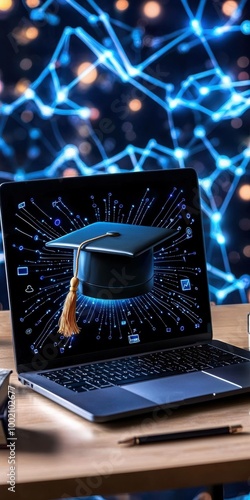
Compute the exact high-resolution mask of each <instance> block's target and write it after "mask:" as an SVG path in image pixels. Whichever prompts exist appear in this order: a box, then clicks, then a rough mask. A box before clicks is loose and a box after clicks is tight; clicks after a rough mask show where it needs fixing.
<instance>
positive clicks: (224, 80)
mask: <svg viewBox="0 0 250 500" xmlns="http://www.w3.org/2000/svg"><path fill="white" fill-rule="evenodd" d="M221 81H222V83H223V85H225V86H226V87H230V86H231V85H232V80H231V78H230V76H228V75H224V76H223V77H222V79H221Z"/></svg>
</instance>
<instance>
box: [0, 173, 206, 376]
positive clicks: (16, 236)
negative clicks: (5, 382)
mask: <svg viewBox="0 0 250 500" xmlns="http://www.w3.org/2000/svg"><path fill="white" fill-rule="evenodd" d="M0 200H1V220H2V231H3V241H4V251H5V260H6V273H7V283H8V294H9V302H10V308H11V317H12V325H13V338H14V346H15V355H16V363H17V371H18V372H24V371H28V370H32V371H37V370H42V369H48V368H52V367H59V366H69V365H73V364H78V363H83V362H87V361H90V360H98V359H110V358H112V357H118V356H125V355H129V354H134V353H139V352H147V351H152V350H157V349H162V348H167V347H172V346H178V345H185V344H190V343H192V342H199V341H203V340H208V339H210V338H211V337H212V327H211V316H210V304H209V292H208V282H207V272H206V261H205V251H204V241H203V230H202V216H201V207H200V197H199V186H198V179H197V175H196V172H195V171H194V170H193V169H176V170H164V171H160V170H156V171H144V172H133V173H119V174H105V175H95V176H89V177H88V176H85V177H76V178H60V179H45V180H35V181H26V182H23V181H21V182H15V183H5V184H2V185H1V189H0ZM97 228H98V231H99V232H98V231H97ZM150 228H152V229H150ZM106 230H107V231H108V232H109V231H111V232H115V233H118V237H117V241H116V242H115V249H114V247H112V245H114V241H113V238H112V244H111V242H110V241H108V242H107V239H106V241H105V243H104V240H102V241H99V242H94V243H93V242H91V243H90V244H89V245H92V246H90V247H86V248H83V251H82V252H81V257H80V258H81V260H82V262H81V264H80V267H79V273H80V274H79V282H80V286H79V288H78V290H77V296H76V319H77V324H78V326H79V330H80V333H78V334H72V335H68V336H67V335H65V334H64V333H60V332H58V322H59V318H60V315H61V312H62V308H63V304H64V301H65V297H66V296H67V293H68V291H69V283H70V280H71V278H72V276H73V274H74V270H75V266H76V262H75V258H76V251H77V248H78V246H79V244H80V242H81V239H82V238H83V240H84V239H89V235H90V236H91V234H94V235H95V236H96V234H97V235H98V234H99V235H100V233H101V234H103V231H104V232H105V231H106ZM82 231H83V234H82ZM93 231H94V233H93ZM96 231H97V233H96ZM79 232H80V233H81V235H80V240H79V238H78V236H79ZM145 234H146V236H145ZM76 235H77V238H78V239H77V242H76V241H74V242H73V246H72V238H73V240H75V236H76ZM95 236H94V237H95ZM121 238H122V243H121ZM114 239H115V238H114ZM65 240H66V243H65ZM68 240H70V242H69V241H68ZM110 245H111V247H112V251H111V253H110ZM117 245H118V247H117ZM107 247H108V250H107ZM117 248H118V249H117ZM131 248H132V250H131ZM120 253H121V255H120ZM124 253H125V255H124ZM145 255H146V257H145ZM93 256H94V257H93ZM103 256H104V257H105V258H104V260H103ZM107 256H108V257H107ZM107 258H108V260H107ZM119 258H120V260H119ZM124 258H125V261H124V260H123V259H124ZM92 259H94V260H92ZM117 259H118V261H117ZM117 262H118V263H119V265H118V264H117ZM131 265H132V267H129V268H128V267H127V266H131ZM107 269H108V273H109V274H108V275H107V276H105V282H102V281H101V282H100V276H101V278H103V276H102V275H103V273H104V270H105V272H106V271H107ZM128 269H129V270H128ZM81 273H82V274H81ZM104 274H105V273H104ZM93 276H94V277H93ZM135 277H136V280H137V281H136V284H135V287H134V288H133V284H134V280H135ZM94 280H96V281H94ZM96 287H100V288H98V292H96ZM111 289H112V290H113V291H112V290H111ZM110 290H111V291H110ZM117 290H119V291H117ZM100 291H101V292H100ZM111 292H112V293H111Z"/></svg>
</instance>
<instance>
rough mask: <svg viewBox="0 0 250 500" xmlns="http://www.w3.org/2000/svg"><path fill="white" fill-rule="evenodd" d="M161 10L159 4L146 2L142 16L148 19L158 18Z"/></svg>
mask: <svg viewBox="0 0 250 500" xmlns="http://www.w3.org/2000/svg"><path fill="white" fill-rule="evenodd" d="M161 10H162V8H161V4H160V2H153V1H152V2H146V3H145V5H144V7H143V13H144V15H145V16H146V17H148V18H150V19H155V18H156V17H158V16H159V15H160V14H161Z"/></svg>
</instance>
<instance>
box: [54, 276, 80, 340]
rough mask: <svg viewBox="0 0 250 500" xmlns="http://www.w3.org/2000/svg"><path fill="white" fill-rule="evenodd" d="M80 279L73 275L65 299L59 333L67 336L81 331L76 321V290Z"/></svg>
mask: <svg viewBox="0 0 250 500" xmlns="http://www.w3.org/2000/svg"><path fill="white" fill-rule="evenodd" d="M78 284H79V279H78V278H76V277H75V276H73V278H71V280H70V289H69V292H68V295H67V297H66V299H65V302H64V306H63V310H62V314H61V317H60V320H59V330H58V332H59V333H62V334H63V335H64V336H65V337H71V336H72V335H75V334H77V333H80V330H81V329H80V328H79V326H78V325H77V322H76V292H77V288H78Z"/></svg>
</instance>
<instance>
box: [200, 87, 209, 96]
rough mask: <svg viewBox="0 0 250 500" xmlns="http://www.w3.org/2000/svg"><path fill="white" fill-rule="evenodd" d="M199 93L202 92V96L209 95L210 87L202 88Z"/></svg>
mask: <svg viewBox="0 0 250 500" xmlns="http://www.w3.org/2000/svg"><path fill="white" fill-rule="evenodd" d="M199 92H200V94H201V95H207V94H209V92H210V90H209V88H208V87H201V88H200V89H199Z"/></svg>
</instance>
